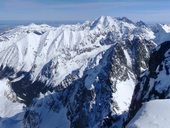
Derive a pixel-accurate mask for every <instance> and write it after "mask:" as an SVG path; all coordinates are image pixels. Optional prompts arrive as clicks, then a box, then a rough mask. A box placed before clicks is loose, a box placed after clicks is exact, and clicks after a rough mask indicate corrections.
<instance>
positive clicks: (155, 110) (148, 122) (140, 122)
mask: <svg viewBox="0 0 170 128" xmlns="http://www.w3.org/2000/svg"><path fill="white" fill-rule="evenodd" d="M169 106H170V100H169V99H164V100H152V101H149V102H147V103H145V104H144V105H143V106H142V107H141V109H140V110H139V111H138V112H137V114H136V115H135V117H134V118H133V119H132V120H131V121H130V122H129V124H128V125H127V127H126V128H167V127H169V125H170V113H169Z"/></svg>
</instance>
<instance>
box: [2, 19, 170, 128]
mask: <svg viewBox="0 0 170 128" xmlns="http://www.w3.org/2000/svg"><path fill="white" fill-rule="evenodd" d="M167 28H168V25H162V24H157V25H152V26H149V25H147V24H145V23H143V22H142V21H141V22H138V23H134V22H132V21H130V20H129V19H127V18H125V17H123V18H112V17H109V16H107V17H104V16H102V17H100V18H98V19H96V20H95V21H93V22H90V21H86V22H85V23H83V24H76V25H61V26H59V27H52V26H49V25H45V24H42V25H36V24H30V25H28V26H17V27H16V28H14V29H11V30H9V31H5V32H3V33H1V34H0V79H1V80H0V81H1V82H0V85H1V84H2V85H5V87H4V86H2V87H3V88H2V89H1V88H0V90H1V91H2V94H0V99H2V100H3V99H5V100H6V101H5V102H4V104H3V105H4V106H5V105H6V106H12V105H13V106H15V105H14V104H17V107H13V109H12V110H9V109H7V108H0V111H4V113H2V114H0V117H1V118H0V127H2V128H7V127H9V126H10V127H13V128H49V127H50V128H56V127H59V128H60V127H62V128H68V127H72V128H94V127H97V128H98V127H103V128H105V127H116V126H117V127H123V126H122V124H123V121H124V120H125V119H126V113H127V112H128V110H129V106H130V104H131V106H130V112H129V117H128V118H129V119H130V118H132V117H133V116H134V115H135V113H136V112H137V111H138V109H139V108H140V107H141V105H142V102H143V101H148V100H149V99H150V98H152V97H153V94H154V95H155V97H159V98H161V97H162V98H165V97H166V95H165V94H162V93H158V91H157V90H156V89H155V88H153V87H154V86H153V85H152V87H150V86H149V85H148V83H149V81H150V79H156V77H158V76H157V75H159V74H157V66H158V65H159V64H160V63H163V62H164V59H165V58H166V56H167V55H168V53H167V52H166V50H168V48H169V44H165V46H164V44H162V45H160V50H156V51H155V52H153V53H152V51H153V50H154V49H155V48H156V46H157V45H158V44H160V43H161V42H163V41H166V40H168V39H169V38H170V36H169V31H168V30H169V29H167ZM160 37H161V38H160ZM166 46H167V47H166ZM161 50H162V51H161ZM151 53H152V54H151ZM166 53H167V54H166ZM150 54H151V58H150ZM165 54H166V56H165ZM149 59H150V60H149ZM164 63H166V61H165V62H164ZM148 67H149V69H148V70H147V68H148ZM159 67H160V68H159V70H160V71H161V69H162V70H163V69H164V68H165V71H166V73H167V74H169V70H168V68H167V67H166V64H162V66H159ZM145 70H147V71H145ZM143 72H144V75H143V76H142V77H141V73H143ZM148 72H149V73H148ZM148 75H149V77H151V78H149V77H148ZM137 78H139V81H141V83H140V82H138V84H137V85H136V82H137ZM144 79H146V80H144ZM142 83H145V84H144V86H142ZM157 84H158V85H157V86H158V88H159V82H157ZM135 86H136V87H135ZM134 88H135V92H134V96H133V99H132V95H133V91H134ZM141 89H142V90H141ZM147 90H149V91H150V92H148V91H147ZM136 95H139V96H136ZM144 95H145V97H144ZM137 97H139V98H137ZM135 98H137V99H135ZM131 99H132V103H131ZM18 106H20V107H19V108H22V107H23V109H18ZM9 113H10V114H9ZM124 115H125V116H124ZM16 122H17V123H16Z"/></svg>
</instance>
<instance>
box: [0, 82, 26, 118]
mask: <svg viewBox="0 0 170 128" xmlns="http://www.w3.org/2000/svg"><path fill="white" fill-rule="evenodd" d="M16 98H17V97H16V94H15V93H14V92H13V90H12V89H11V87H10V81H9V80H7V79H3V80H0V117H2V118H7V117H12V116H14V115H16V114H18V113H20V112H22V111H24V110H23V107H24V106H25V105H24V104H22V103H18V102H16Z"/></svg>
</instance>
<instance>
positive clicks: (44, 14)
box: [0, 0, 170, 23]
mask: <svg viewBox="0 0 170 128" xmlns="http://www.w3.org/2000/svg"><path fill="white" fill-rule="evenodd" d="M101 15H104V16H112V17H123V16H125V17H128V18H129V19H131V20H133V21H138V20H143V21H145V22H166V23H170V0H0V20H30V21H34V20H36V21H43V20H44V21H48V20H49V21H70V20H71V21H80V20H94V19H96V18H98V17H99V16H101Z"/></svg>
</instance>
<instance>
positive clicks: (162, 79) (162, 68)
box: [128, 41, 170, 128]
mask: <svg viewBox="0 0 170 128" xmlns="http://www.w3.org/2000/svg"><path fill="white" fill-rule="evenodd" d="M169 57H170V41H167V42H164V43H162V44H161V45H159V46H158V47H157V48H156V50H155V51H154V52H153V53H152V54H151V57H150V61H149V68H148V70H146V71H145V72H144V73H143V75H142V76H141V77H140V78H139V81H138V84H137V85H136V88H135V91H134V95H133V99H132V103H131V106H130V109H129V119H132V118H133V117H134V115H135V114H136V113H137V111H138V113H137V114H136V116H135V117H134V119H132V120H131V122H130V123H129V125H128V127H129V128H134V127H139V128H142V127H153V128H155V127H158V128H166V127H167V126H169V124H168V125H167V123H168V120H167V119H168V117H167V115H168V113H167V112H168V110H167V109H166V108H167V107H168V105H169V100H166V99H169V98H170V90H169V88H170V84H169V83H170V80H169V78H170V76H169V73H170V63H169V62H170V59H169ZM156 99H157V100H156ZM158 99H163V100H162V101H161V100H158ZM148 101H150V102H149V103H146V105H143V103H144V102H148ZM141 106H142V108H141V109H140V107H141ZM154 106H155V107H154ZM139 109H140V110H139ZM156 111H157V112H156ZM142 113H143V114H142ZM165 113H166V114H167V115H166V114H165ZM159 117H161V118H162V120H159ZM144 118H145V119H144ZM153 118H155V119H153ZM149 120H150V121H151V120H152V121H151V122H150V124H149V122H148V121H149Z"/></svg>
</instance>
